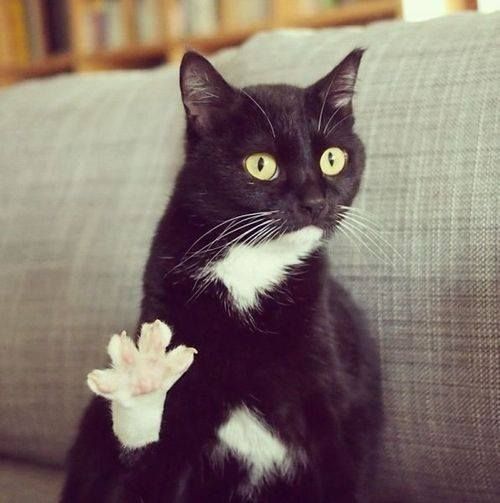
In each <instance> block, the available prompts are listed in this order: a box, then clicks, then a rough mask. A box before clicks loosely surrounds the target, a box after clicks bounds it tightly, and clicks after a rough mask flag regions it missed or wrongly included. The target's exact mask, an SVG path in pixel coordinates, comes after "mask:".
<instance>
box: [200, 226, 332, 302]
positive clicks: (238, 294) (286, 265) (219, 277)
mask: <svg viewBox="0 0 500 503" xmlns="http://www.w3.org/2000/svg"><path fill="white" fill-rule="evenodd" d="M322 235H323V232H322V230H321V229H319V228H318V227H315V226H309V227H304V228H302V229H300V230H298V231H295V232H290V233H287V234H285V235H283V236H282V237H280V238H278V239H274V240H272V241H268V242H265V243H262V244H260V245H257V246H248V245H244V244H238V245H235V246H232V247H231V248H230V249H229V251H228V252H227V254H226V255H225V256H224V257H223V258H222V259H220V260H217V261H215V262H213V263H211V264H210V265H209V266H208V267H207V268H205V269H204V270H203V271H202V272H201V277H203V279H204V280H206V281H220V282H221V283H223V284H224V286H225V287H226V289H227V291H228V296H229V300H230V301H231V303H232V305H233V307H234V308H235V309H236V310H238V311H241V312H248V311H250V310H252V309H254V308H257V307H258V306H259V300H260V297H261V296H262V295H266V294H269V293H270V292H272V291H273V290H274V289H276V288H277V287H279V285H280V284H281V283H282V282H283V281H284V279H285V278H286V276H287V275H288V274H289V273H290V271H291V269H292V268H293V267H294V266H296V265H299V264H300V263H302V262H303V260H304V259H306V258H307V257H308V256H309V255H310V254H311V253H312V252H313V251H314V250H316V249H317V248H318V247H319V246H320V244H321V238H322Z"/></svg>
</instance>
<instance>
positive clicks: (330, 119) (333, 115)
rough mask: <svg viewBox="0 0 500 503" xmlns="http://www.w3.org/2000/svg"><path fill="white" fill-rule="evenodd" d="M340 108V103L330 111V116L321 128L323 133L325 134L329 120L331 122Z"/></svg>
mask: <svg viewBox="0 0 500 503" xmlns="http://www.w3.org/2000/svg"><path fill="white" fill-rule="evenodd" d="M341 109H342V105H340V106H338V107H337V108H336V109H335V110H334V112H333V113H332V115H331V116H330V118H329V119H328V121H327V123H326V125H325V127H324V128H323V134H325V132H326V131H327V130H328V126H329V125H330V122H332V120H333V118H334V117H335V116H336V115H337V112H338V111H339V110H341Z"/></svg>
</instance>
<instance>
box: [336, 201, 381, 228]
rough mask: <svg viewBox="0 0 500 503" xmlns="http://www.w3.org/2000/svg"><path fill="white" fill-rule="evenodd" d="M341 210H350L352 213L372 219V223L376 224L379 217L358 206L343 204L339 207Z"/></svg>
mask: <svg viewBox="0 0 500 503" xmlns="http://www.w3.org/2000/svg"><path fill="white" fill-rule="evenodd" d="M339 208H342V209H344V210H349V211H350V212H351V213H358V214H359V215H363V216H364V217H365V218H371V219H372V222H374V223H375V219H376V218H377V216H376V215H375V214H373V213H372V212H370V211H368V210H365V209H363V208H358V207H356V206H344V205H342V204H340V205H339Z"/></svg>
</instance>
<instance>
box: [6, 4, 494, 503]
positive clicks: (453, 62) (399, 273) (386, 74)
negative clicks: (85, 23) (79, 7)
mask: <svg viewBox="0 0 500 503" xmlns="http://www.w3.org/2000/svg"><path fill="white" fill-rule="evenodd" d="M357 46H362V47H366V48H367V49H368V50H367V52H366V54H365V56H364V58H363V61H362V64H361V68H360V73H359V81H358V84H357V95H356V97H355V110H356V115H357V126H356V127H357V130H358V132H359V134H360V135H361V137H362V138H363V140H364V142H365V144H366V149H367V158H368V161H367V167H366V175H365V178H364V181H363V186H362V190H361V192H360V194H359V196H358V198H357V200H356V205H357V206H358V207H359V208H361V209H363V210H365V211H366V213H365V214H366V215H368V214H369V218H370V219H371V220H373V221H375V222H376V223H377V225H379V231H378V232H379V234H378V236H379V237H377V238H375V235H374V234H373V233H371V232H372V231H368V232H370V234H369V235H370V236H371V237H372V239H373V241H374V242H375V243H376V244H375V243H374V242H373V241H371V240H370V239H368V238H366V236H362V235H360V236H361V239H359V240H358V242H356V239H355V238H354V237H353V236H351V238H353V241H354V242H352V240H349V239H347V237H346V236H343V235H342V234H339V235H338V236H337V237H335V238H334V240H333V242H332V244H331V258H332V268H333V270H334V272H335V274H336V275H337V276H338V277H339V278H340V279H341V280H342V281H343V282H344V283H345V284H346V285H347V286H348V287H349V288H350V289H351V290H352V292H353V294H354V296H355V297H356V298H357V300H358V302H359V303H360V304H362V305H363V306H364V308H365V310H366V312H367V315H368V317H369V320H370V323H371V326H372V330H373V333H374V335H375V336H376V338H377V340H378V343H379V346H380V350H381V356H382V365H383V387H384V402H385V408H386V427H385V433H384V451H383V456H382V460H381V468H380V473H379V474H378V475H377V480H378V484H379V491H378V493H379V494H384V495H386V496H387V495H390V498H392V499H391V501H398V502H401V503H406V502H422V503H433V502H439V503H446V502H453V503H460V502H463V503H475V502H484V503H485V502H491V503H495V502H496V503H498V502H499V501H500V462H499V459H500V430H499V424H500V392H499V388H500V358H499V355H500V349H499V345H500V342H499V341H500V338H499V335H500V329H499V318H498V310H499V306H500V289H499V281H500V268H499V260H498V249H499V244H500V233H499V217H500V214H499V210H500V206H499V198H498V194H499V188H500V171H499V169H500V168H499V160H500V120H499V118H500V102H499V95H500V14H491V15H479V14H464V15H457V16H454V17H449V18H442V19H437V20H434V21H429V22H425V23H418V24H405V23H403V22H382V23H377V24H373V25H370V26H368V27H363V28H360V27H353V28H342V29H326V30H298V29H297V30H279V31H273V32H269V33H262V34H259V35H257V36H255V37H254V38H252V39H251V40H249V41H248V42H247V43H245V44H244V45H243V46H241V47H239V48H234V49H229V50H225V51H223V52H221V53H219V54H217V55H216V56H214V58H213V61H214V62H215V64H216V66H217V67H218V68H220V70H221V71H222V72H223V74H224V75H225V76H226V77H227V78H228V80H229V81H230V82H232V83H234V84H237V85H243V84H250V83H258V82H283V81H284V82H288V83H293V84H299V85H307V84H309V83H311V82H313V81H314V80H315V79H317V78H319V77H320V76H322V75H323V74H325V73H326V72H327V71H328V70H329V69H330V68H332V66H333V65H335V64H336V63H337V62H338V61H339V60H340V59H341V57H342V56H343V55H345V54H346V53H347V52H348V51H349V50H350V49H352V48H353V47H357ZM177 81H178V68H177V67H176V66H175V65H168V66H166V67H162V68H159V69H155V70H149V71H127V72H114V73H110V74H106V73H99V74H87V75H67V76H59V77H56V78H51V79H47V80H43V81H42V80H40V81H30V82H25V83H22V84H19V85H16V86H14V87H11V88H7V89H4V90H2V91H0V180H1V183H0V320H1V325H0V327H1V328H0V331H1V332H0V344H1V351H0V397H1V400H0V501H2V502H3V503H11V502H12V503H14V502H15V503H24V502H30V503H31V502H52V501H57V495H58V491H59V490H60V486H61V483H62V480H63V470H62V466H63V463H64V458H65V454H66V452H67V449H68V447H69V446H70V444H71V442H72V439H73V438H74V435H75V431H76V427H77V423H78V419H79V417H80V415H81V413H82V410H83V408H84V407H85V405H86V403H87V402H88V400H89V397H90V392H89V390H88V389H87V387H86V385H85V376H86V373H87V372H88V371H89V370H90V369H93V368H96V367H99V366H101V365H104V364H105V361H106V359H105V351H104V348H105V345H106V342H107V340H108V337H109V335H110V334H111V333H113V332H115V331H117V330H121V329H126V330H129V331H130V330H133V328H134V325H135V322H136V318H137V315H138V306H139V301H140V296H141V292H140V290H141V272H142V268H143V265H144V262H145V260H146V257H147V254H148V246H149V241H150V239H151V236H152V233H153V230H154V227H155V223H156V221H157V219H158V218H159V217H160V215H161V214H162V212H163V209H164V207H165V204H166V201H167V200H168V197H169V194H170V192H171V189H172V186H173V183H174V180H175V176H176V173H177V170H178V169H179V166H180V164H181V160H182V134H183V110H182V106H181V103H180V95H179V91H178V84H177ZM370 225H371V224H370ZM365 231H367V229H365ZM374 476H375V475H374ZM385 501H389V500H388V499H385Z"/></svg>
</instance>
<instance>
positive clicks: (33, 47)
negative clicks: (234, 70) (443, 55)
mask: <svg viewBox="0 0 500 503" xmlns="http://www.w3.org/2000/svg"><path fill="white" fill-rule="evenodd" d="M463 10H479V11H481V12H491V11H494V10H500V0H0V85H9V84H12V83H14V82H17V81H20V80H23V79H26V78H31V77H43V76H49V75H53V74H56V73H60V72H70V71H77V72H78V71H96V70H113V69H119V68H145V67H151V66H155V65H158V64H162V63H165V62H168V61H177V60H178V59H179V58H180V56H181V55H182V54H183V52H184V51H185V50H186V48H192V49H196V50H198V51H200V52H203V53H205V54H209V53H211V52H213V51H215V50H217V49H220V48H223V47H228V46H232V45H237V44H239V43H241V42H243V41H244V40H245V39H246V38H248V37H249V36H251V35H252V34H254V33H256V32H258V31H260V30H268V29H272V28H279V27H301V26H302V27H315V28H318V27H328V26H339V25H354V24H366V23H369V22H371V21H376V20H381V19H393V18H402V19H405V20H408V21H422V20H426V19H430V18H432V17H438V16H444V15H449V14H453V13H456V12H459V11H463Z"/></svg>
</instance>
